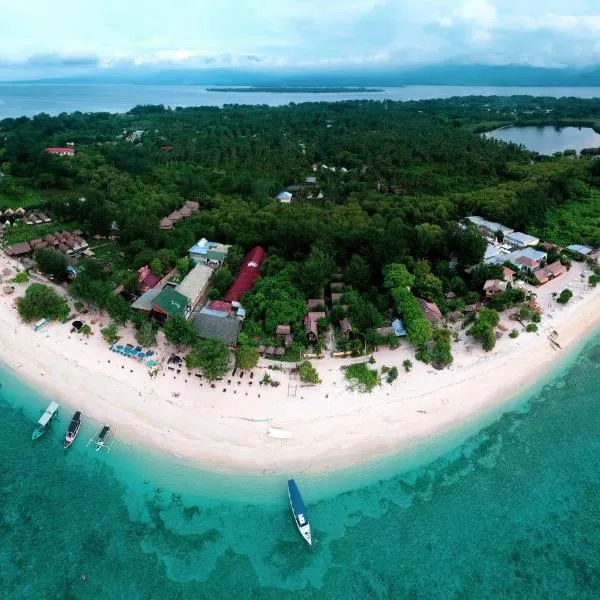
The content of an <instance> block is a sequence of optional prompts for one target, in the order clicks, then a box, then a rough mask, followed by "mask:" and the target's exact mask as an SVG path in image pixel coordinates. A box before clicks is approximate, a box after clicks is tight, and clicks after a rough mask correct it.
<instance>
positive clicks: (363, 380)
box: [344, 363, 381, 394]
mask: <svg viewBox="0 0 600 600" xmlns="http://www.w3.org/2000/svg"><path fill="white" fill-rule="evenodd" d="M344 378H345V379H346V381H347V382H348V389H349V390H351V391H355V390H356V391H358V392H360V393H362V394H365V393H370V392H372V391H373V389H374V388H375V387H376V386H378V385H381V378H380V376H379V373H378V372H377V370H376V369H370V368H369V367H368V366H367V363H357V364H355V365H350V366H349V367H348V368H347V369H346V374H345V375H344Z"/></svg>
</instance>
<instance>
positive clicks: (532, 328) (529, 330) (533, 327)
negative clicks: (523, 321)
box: [525, 323, 538, 333]
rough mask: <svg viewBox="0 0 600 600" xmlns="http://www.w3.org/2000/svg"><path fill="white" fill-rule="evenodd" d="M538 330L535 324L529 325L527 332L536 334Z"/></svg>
mask: <svg viewBox="0 0 600 600" xmlns="http://www.w3.org/2000/svg"><path fill="white" fill-rule="evenodd" d="M537 330H538V328H537V325H536V324H535V323H529V325H527V327H526V328H525V331H527V333H535V332H536V331H537Z"/></svg>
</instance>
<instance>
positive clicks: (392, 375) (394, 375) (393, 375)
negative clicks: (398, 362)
mask: <svg viewBox="0 0 600 600" xmlns="http://www.w3.org/2000/svg"><path fill="white" fill-rule="evenodd" d="M396 379H398V369H397V368H396V367H392V368H391V369H390V370H389V372H388V374H387V378H386V381H387V382H388V383H392V382H393V381H395V380H396Z"/></svg>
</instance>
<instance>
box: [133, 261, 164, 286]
mask: <svg viewBox="0 0 600 600" xmlns="http://www.w3.org/2000/svg"><path fill="white" fill-rule="evenodd" d="M159 283H160V277H157V276H156V275H154V273H152V272H151V271H150V267H149V266H148V265H144V266H143V267H141V268H140V269H138V286H139V288H140V290H141V291H142V292H145V291H147V290H149V289H152V288H154V287H156V286H157V285H158V284H159Z"/></svg>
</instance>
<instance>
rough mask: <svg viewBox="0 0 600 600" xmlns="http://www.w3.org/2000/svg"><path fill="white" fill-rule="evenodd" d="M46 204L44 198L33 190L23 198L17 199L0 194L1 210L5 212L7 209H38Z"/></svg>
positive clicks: (27, 192)
mask: <svg viewBox="0 0 600 600" xmlns="http://www.w3.org/2000/svg"><path fill="white" fill-rule="evenodd" d="M43 203H44V196H43V195H42V194H41V193H40V192H38V191H33V190H27V191H26V192H25V193H24V194H23V195H22V196H19V197H18V198H15V197H14V196H9V195H7V194H3V193H2V192H0V210H2V211H4V210H6V209H7V208H12V209H13V210H14V209H15V208H19V207H22V208H25V209H27V208H37V207H39V206H41V205H42V204H43Z"/></svg>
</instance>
